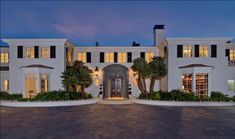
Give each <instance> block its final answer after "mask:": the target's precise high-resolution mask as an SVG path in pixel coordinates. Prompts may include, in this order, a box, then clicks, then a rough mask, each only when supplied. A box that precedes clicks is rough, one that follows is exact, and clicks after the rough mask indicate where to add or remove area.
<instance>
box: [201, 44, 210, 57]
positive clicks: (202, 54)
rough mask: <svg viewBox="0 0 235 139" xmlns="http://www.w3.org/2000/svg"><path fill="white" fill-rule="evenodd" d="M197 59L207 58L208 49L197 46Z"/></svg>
mask: <svg viewBox="0 0 235 139" xmlns="http://www.w3.org/2000/svg"><path fill="white" fill-rule="evenodd" d="M199 57H208V47H207V46H199Z"/></svg>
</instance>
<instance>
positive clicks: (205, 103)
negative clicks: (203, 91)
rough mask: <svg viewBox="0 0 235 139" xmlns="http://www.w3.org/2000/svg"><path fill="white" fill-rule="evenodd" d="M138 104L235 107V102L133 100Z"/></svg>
mask: <svg viewBox="0 0 235 139" xmlns="http://www.w3.org/2000/svg"><path fill="white" fill-rule="evenodd" d="M132 101H133V102H134V103H136V104H144V105H153V106H191V107H224V106H235V102H192V101H191V102H186V101H157V100H141V99H133V100H132Z"/></svg>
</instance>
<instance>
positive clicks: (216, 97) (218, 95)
mask: <svg viewBox="0 0 235 139" xmlns="http://www.w3.org/2000/svg"><path fill="white" fill-rule="evenodd" d="M210 100H211V101H230V100H232V98H229V97H228V96H227V95H224V94H223V93H222V92H218V91H212V92H211V98H210Z"/></svg>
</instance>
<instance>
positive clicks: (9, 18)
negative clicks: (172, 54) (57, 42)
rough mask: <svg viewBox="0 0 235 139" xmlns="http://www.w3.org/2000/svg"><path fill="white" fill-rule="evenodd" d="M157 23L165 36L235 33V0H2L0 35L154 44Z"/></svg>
mask: <svg viewBox="0 0 235 139" xmlns="http://www.w3.org/2000/svg"><path fill="white" fill-rule="evenodd" d="M155 24H164V25H165V29H166V35H167V37H235V1H232V2H221V1H215V2H209V1H207V2H202V1H199V2H197V1H192V2H179V1H177V2H172V1H168V2H161V1H156V2H153V1H147V2H143V1H133V2H131V1H128V2H122V1H115V2H107V1H102V2H84V1H80V2H76V1H60V2H55V1H49V2H42V1H31V2H26V1H21V2H16V1H12V2H7V1H3V2H2V1H1V38H68V39H69V40H70V41H72V42H73V43H74V44H76V45H95V42H96V41H98V42H100V45H131V44H132V41H136V42H139V43H140V44H141V45H153V27H154V25H155Z"/></svg>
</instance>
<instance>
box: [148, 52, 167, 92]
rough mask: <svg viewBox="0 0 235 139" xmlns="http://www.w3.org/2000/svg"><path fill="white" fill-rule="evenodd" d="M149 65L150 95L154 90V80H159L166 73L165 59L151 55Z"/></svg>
mask: <svg viewBox="0 0 235 139" xmlns="http://www.w3.org/2000/svg"><path fill="white" fill-rule="evenodd" d="M149 66H150V75H149V77H150V86H149V93H150V95H152V94H153V92H154V85H155V81H156V80H161V78H163V77H164V76H166V74H167V66H166V63H165V60H164V59H163V58H162V57H160V56H158V57H153V58H152V61H151V62H150V63H149Z"/></svg>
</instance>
